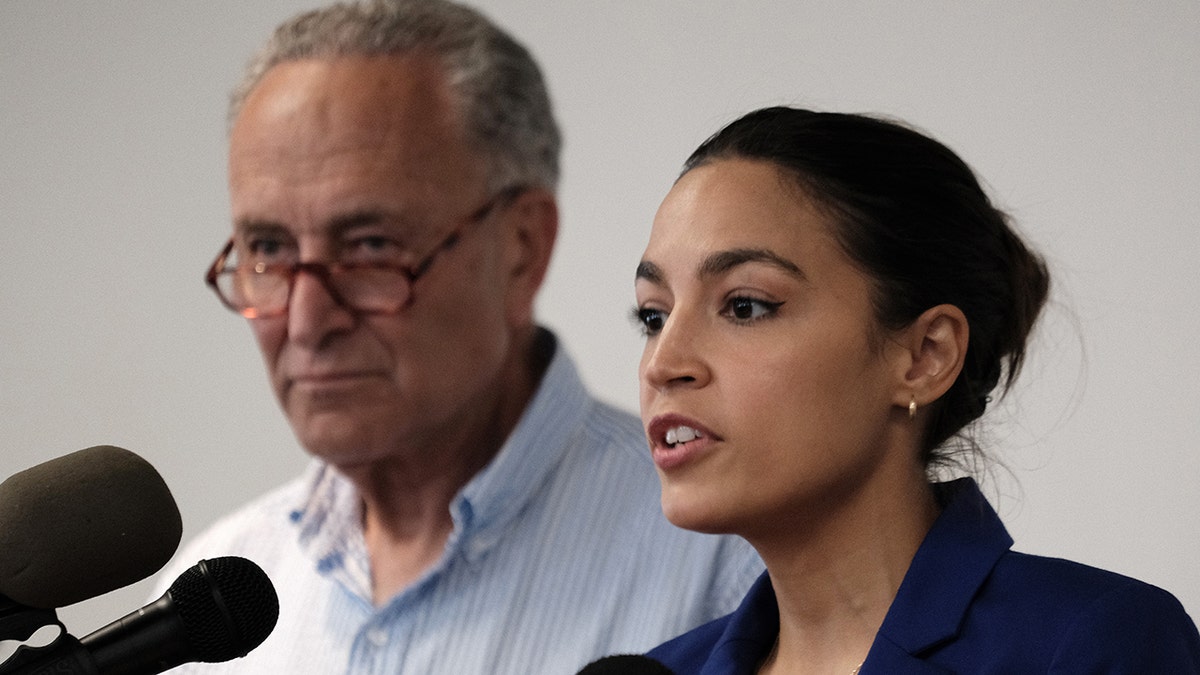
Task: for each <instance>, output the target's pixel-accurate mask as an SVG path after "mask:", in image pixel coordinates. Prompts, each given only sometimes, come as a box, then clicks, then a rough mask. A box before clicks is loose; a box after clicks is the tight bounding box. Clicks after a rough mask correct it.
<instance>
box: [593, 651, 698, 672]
mask: <svg viewBox="0 0 1200 675" xmlns="http://www.w3.org/2000/svg"><path fill="white" fill-rule="evenodd" d="M577 675H675V673H674V671H672V670H671V669H670V668H668V667H666V666H665V665H663V664H662V663H660V662H658V661H656V660H654V659H652V658H650V657H649V656H642V655H641V654H617V655H614V656H605V657H604V658H602V659H597V660H595V661H592V662H591V663H589V664H587V665H586V666H584V668H583V670H581V671H579V672H578V673H577Z"/></svg>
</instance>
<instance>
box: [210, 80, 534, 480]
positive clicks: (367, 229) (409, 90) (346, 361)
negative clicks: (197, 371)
mask: <svg viewBox="0 0 1200 675" xmlns="http://www.w3.org/2000/svg"><path fill="white" fill-rule="evenodd" d="M460 120H461V115H460V113H459V111H458V110H457V106H456V105H455V103H454V102H453V99H452V98H451V95H450V93H449V91H448V89H447V87H446V84H445V82H444V77H443V75H442V73H441V71H440V70H439V68H438V67H437V66H436V65H435V64H434V63H433V62H432V61H430V60H427V59H419V58H361V57H354V58H339V59H335V60H330V61H322V60H303V61H295V62H287V63H283V64H280V65H277V66H275V67H274V68H272V69H271V70H270V71H269V72H268V73H267V74H266V75H265V76H264V78H263V79H262V81H261V82H260V83H259V84H258V86H257V87H256V88H255V89H254V90H253V91H252V92H251V94H250V96H249V97H248V98H247V100H246V102H245V105H244V107H243V108H242V110H241V112H240V114H239V115H238V117H237V119H236V121H235V123H234V127H233V130H232V133H231V140H230V154H229V186H230V198H231V202H232V210H233V223H234V241H235V245H236V246H239V247H242V250H245V249H246V247H252V246H268V247H270V248H271V249H272V250H279V247H282V248H283V250H285V251H288V254H289V255H291V256H293V258H294V259H296V260H300V261H305V262H310V261H311V262H326V263H329V262H333V261H335V260H346V259H348V258H349V259H354V258H355V257H356V256H361V255H363V254H364V253H366V254H374V253H376V252H378V251H380V250H385V251H387V252H388V254H389V255H390V256H393V257H398V258H399V259H401V260H404V261H406V264H413V263H415V262H416V261H418V260H419V259H421V258H423V257H425V256H426V255H427V254H428V253H429V252H430V251H432V250H434V249H435V248H436V247H437V246H438V244H439V243H440V242H442V241H443V239H444V238H445V237H446V235H447V234H448V233H450V232H451V231H452V230H453V229H454V228H457V227H459V226H462V225H463V224H464V222H465V221H466V219H467V218H468V217H469V215H470V214H471V213H472V212H474V211H476V210H477V209H478V208H479V207H480V206H481V205H482V204H484V203H486V202H487V200H488V199H489V198H490V197H492V196H493V195H491V194H488V193H487V192H486V187H485V186H486V181H485V175H484V166H483V162H482V161H481V160H480V158H479V157H477V156H475V155H474V154H472V153H471V152H470V151H469V149H468V147H467V144H466V141H465V138H464V132H463V130H462V123H461V121H460ZM504 208H505V207H504V205H503V204H502V205H501V206H500V208H499V209H497V212H494V213H492V214H491V215H489V216H488V217H486V218H484V219H483V220H482V221H480V222H478V223H475V224H469V225H467V226H466V227H465V229H464V230H463V236H462V238H461V240H460V241H458V243H457V244H456V245H455V246H453V247H452V248H448V249H446V250H444V251H442V252H441V253H440V254H439V255H438V256H437V258H436V259H435V261H434V263H433V264H432V266H431V267H430V268H429V269H428V272H427V273H426V274H425V275H424V276H422V277H421V278H420V279H419V280H418V281H416V283H415V284H414V286H413V288H412V293H413V298H412V301H411V303H410V304H409V306H408V307H406V308H405V309H404V310H403V311H402V312H401V313H399V314H395V315H360V314H357V313H355V312H353V311H351V310H349V309H348V308H346V307H344V306H341V305H339V304H338V302H337V301H336V300H335V299H334V298H332V297H331V296H330V294H329V292H328V290H327V289H326V288H325V286H324V285H323V284H322V282H321V281H320V280H319V279H318V278H316V277H315V276H314V275H312V274H300V275H298V276H297V278H296V281H295V286H294V288H293V290H292V295H291V299H290V304H289V307H288V313H287V314H285V315H284V316H280V317H272V318H263V319H252V320H251V321H250V323H251V326H252V327H253V330H254V332H255V335H256V337H257V339H258V343H259V346H260V348H261V349H262V352H263V356H264V358H265V361H266V364H267V369H268V371H269V374H270V378H271V383H272V386H273V388H274V390H275V394H276V396H277V397H278V398H279V402H280V404H281V405H282V406H283V409H284V412H285V413H286V414H287V416H288V419H289V421H290V422H291V424H292V427H293V428H294V430H295V432H296V434H297V436H298V438H299V439H300V441H301V443H302V444H303V445H304V446H305V447H306V448H307V449H308V450H309V451H310V452H311V453H313V454H315V455H317V456H320V457H323V458H325V459H328V460H329V461H331V462H333V463H334V464H337V465H342V466H350V465H354V464H358V463H362V462H372V461H378V460H380V459H383V458H386V457H389V456H392V455H394V453H396V452H397V451H398V450H399V451H401V452H403V451H404V450H405V449H407V450H409V451H410V453H411V451H412V450H413V449H419V448H422V447H424V446H426V445H427V444H429V443H430V442H431V441H437V442H439V444H444V443H445V441H446V436H447V434H449V435H453V434H455V433H459V432H456V431H455V430H456V429H459V428H463V427H469V426H470V425H471V424H472V422H473V421H476V422H477V420H475V419H474V417H472V416H482V415H487V414H489V413H488V412H487V411H490V410H494V408H495V405H496V400H497V399H498V397H500V396H501V393H500V391H501V388H500V387H499V386H498V382H499V381H500V380H501V372H502V368H503V367H504V365H505V359H506V358H508V357H509V352H510V350H511V341H512V334H513V328H514V326H513V323H514V322H513V320H512V318H511V317H512V316H514V312H513V311H512V310H511V308H510V307H508V306H507V305H506V303H510V302H512V301H511V299H510V298H509V297H508V295H509V294H508V288H507V283H506V282H507V280H508V278H509V275H508V274H507V273H506V269H505V266H506V255H505V249H504V242H505V241H507V240H508V239H510V238H511V237H506V236H505V235H504V225H503V221H504V219H505V218H506V214H504V213H503V210H504ZM264 242H265V243H264ZM409 456H412V455H411V454H410V455H409ZM430 459H431V460H432V461H437V460H436V458H430Z"/></svg>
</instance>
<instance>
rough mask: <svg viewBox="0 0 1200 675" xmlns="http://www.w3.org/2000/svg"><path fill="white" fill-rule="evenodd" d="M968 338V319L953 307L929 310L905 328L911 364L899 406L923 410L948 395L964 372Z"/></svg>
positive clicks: (899, 395) (945, 306)
mask: <svg viewBox="0 0 1200 675" xmlns="http://www.w3.org/2000/svg"><path fill="white" fill-rule="evenodd" d="M969 337H970V327H969V326H968V325H967V317H966V315H965V314H963V313H962V310H961V309H959V308H958V307H955V306H954V305H937V306H936V307H930V308H929V309H927V310H925V312H924V313H922V314H921V316H919V317H917V319H916V321H913V322H912V324H910V325H909V326H908V327H907V328H905V329H904V330H903V331H902V338H901V342H902V344H904V346H905V347H906V348H907V349H908V357H909V361H908V368H907V371H906V372H905V373H904V374H903V383H902V387H901V389H900V390H899V391H898V392H897V397H898V398H897V401H896V404H897V405H900V406H902V407H906V408H909V407H910V406H911V405H912V404H913V403H915V404H916V406H917V407H924V406H927V405H929V404H931V403H933V402H934V401H936V400H937V399H938V398H940V397H941V396H942V394H945V393H946V391H947V390H948V389H950V387H951V385H953V384H954V381H955V380H957V379H958V374H959V373H960V372H961V371H962V368H963V362H964V361H965V359H966V356H967V340H968V338H969ZM900 399H903V400H900ZM915 409H916V408H910V411H915Z"/></svg>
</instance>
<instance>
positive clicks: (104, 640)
mask: <svg viewBox="0 0 1200 675" xmlns="http://www.w3.org/2000/svg"><path fill="white" fill-rule="evenodd" d="M278 618H279V597H278V596H277V595H276V593H275V587H274V586H273V585H272V584H271V580H270V579H269V578H268V577H267V575H266V573H265V572H263V571H262V568H260V567H259V566H258V565H256V564H254V563H253V562H251V561H249V560H247V559H245V558H239V557H235V556H230V557H224V558H213V559H210V560H201V561H200V562H199V563H197V564H196V565H194V566H193V567H192V568H190V569H188V570H187V571H186V572H184V573H183V574H181V575H180V576H179V578H178V579H176V580H175V582H174V583H173V584H171V587H170V588H169V589H168V590H167V592H166V593H164V594H163V596H162V597H161V598H159V599H158V600H155V601H154V602H152V603H150V604H149V605H146V606H145V607H143V608H141V609H139V610H137V611H134V612H131V613H129V614H128V615H127V616H125V617H124V618H122V619H118V620H116V621H114V622H112V623H110V624H108V625H107V626H105V627H103V628H101V629H99V630H97V631H95V632H94V633H92V634H90V635H88V636H86V637H84V638H83V639H82V640H80V644H82V646H83V648H84V649H85V650H87V651H88V652H89V653H90V656H91V660H92V662H93V663H94V664H95V668H96V672H97V673H99V675H156V674H157V673H161V672H163V671H164V670H168V669H170V668H174V667H175V666H178V665H180V664H183V663H191V662H194V661H201V662H204V663H219V662H221V661H229V660H231V659H235V658H240V657H243V656H245V655H246V654H248V653H249V652H250V650H252V649H254V648H255V647H257V646H258V645H260V644H262V641H263V640H266V639H267V636H268V635H270V634H271V631H272V630H274V629H275V622H276V621H277V620H278Z"/></svg>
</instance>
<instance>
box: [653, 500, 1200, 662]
mask: <svg viewBox="0 0 1200 675" xmlns="http://www.w3.org/2000/svg"><path fill="white" fill-rule="evenodd" d="M934 488H935V490H936V492H937V494H938V499H939V501H940V502H941V503H942V505H943V511H942V514H941V515H940V516H939V517H938V519H937V521H936V522H935V523H934V525H933V527H932V528H931V529H930V531H929V534H928V535H926V537H925V540H924V541H923V542H922V543H921V546H920V548H919V549H918V550H917V553H916V555H915V556H914V557H913V561H912V564H911V565H910V566H909V569H908V572H907V573H906V574H905V577H904V581H903V582H902V583H901V585H900V590H899V591H898V592H897V594H896V599H895V600H894V601H893V602H892V606H891V607H890V608H889V609H888V613H887V616H886V617H884V620H883V624H882V625H881V626H880V628H879V633H878V634H877V635H876V636H875V642H874V643H873V644H872V645H871V650H870V652H869V653H868V654H867V659H866V661H864V662H863V666H862V669H861V670H860V673H861V674H862V675H869V674H871V673H888V674H889V675H899V674H904V673H914V674H915V673H926V674H929V673H1005V674H1009V673H1137V674H1139V675H1143V674H1145V673H1200V634H1197V632H1196V625H1195V623H1194V622H1193V621H1192V620H1191V618H1190V617H1188V615H1187V612H1185V611H1184V609H1183V606H1182V605H1180V603H1179V601H1178V600H1176V599H1175V597H1174V596H1172V595H1171V594H1170V593H1168V592H1166V591H1164V590H1162V589H1160V588H1156V587H1154V586H1151V585H1149V584H1146V583H1143V582H1141V581H1138V580H1136V579H1131V578H1129V577H1125V576H1122V575H1119V574H1115V573H1113V572H1106V571H1104V570H1100V569H1096V568H1094V567H1088V566H1087V565H1081V564H1079V563H1074V562H1070V561H1067V560H1060V559H1056V558H1044V557H1041V556H1034V555H1027V554H1024V553H1017V552H1015V551H1012V550H1011V549H1010V547H1011V546H1012V543H1013V540H1012V538H1011V537H1010V536H1009V535H1008V532H1007V531H1006V530H1005V529H1004V525H1003V524H1002V523H1001V522H1000V518H999V517H998V516H997V515H996V512H995V511H994V510H992V507H991V506H990V505H989V504H988V503H987V500H986V499H985V498H984V496H983V494H982V493H980V491H979V488H978V487H977V486H976V484H975V481H973V480H971V479H969V478H963V479H959V480H956V481H952V482H949V483H941V484H937V485H935V486H934ZM778 633H779V608H778V606H777V605H776V602H775V592H774V590H773V589H772V587H771V579H770V577H769V576H767V574H765V573H764V574H763V575H762V577H760V578H759V579H758V581H757V582H755V584H754V586H753V587H752V588H751V589H750V591H749V593H748V594H747V595H746V598H745V599H744V600H743V601H742V604H741V606H740V607H739V608H738V609H737V610H736V611H735V612H734V613H733V614H730V615H728V616H725V617H722V618H720V619H717V620H715V621H712V622H710V623H707V624H705V625H703V626H700V627H699V628H696V629H695V630H692V631H691V632H688V633H685V634H684V635H681V636H680V637H677V638H675V639H674V640H671V641H670V642H667V643H666V644H663V645H660V646H659V647H657V648H655V649H654V650H652V651H650V652H649V653H648V654H647V655H648V656H650V657H652V658H654V659H657V660H658V661H661V662H662V663H663V664H665V665H666V666H667V667H669V668H670V669H671V670H673V671H674V672H675V673H677V674H678V675H690V674H693V673H694V674H698V675H727V674H734V673H754V672H755V670H756V669H757V667H758V665H759V663H760V662H761V661H762V660H763V658H765V657H766V655H767V652H768V651H770V649H771V646H772V644H773V643H774V641H775V637H776V635H777V634H778Z"/></svg>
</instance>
